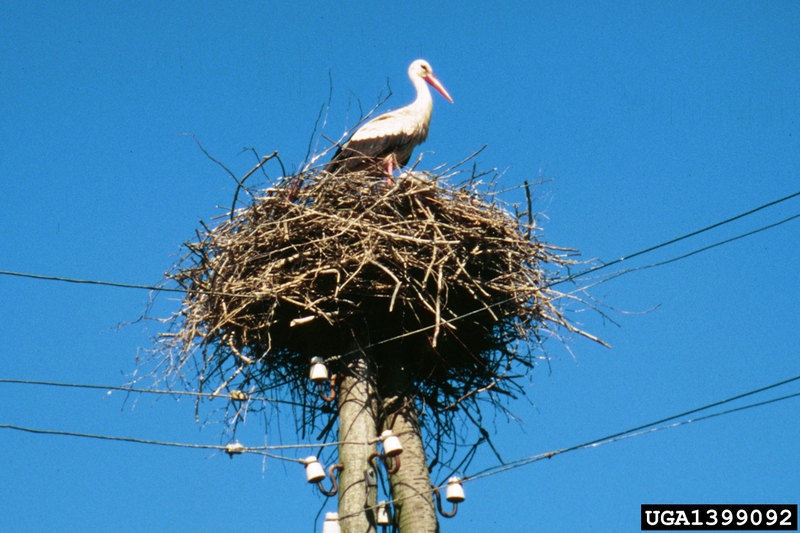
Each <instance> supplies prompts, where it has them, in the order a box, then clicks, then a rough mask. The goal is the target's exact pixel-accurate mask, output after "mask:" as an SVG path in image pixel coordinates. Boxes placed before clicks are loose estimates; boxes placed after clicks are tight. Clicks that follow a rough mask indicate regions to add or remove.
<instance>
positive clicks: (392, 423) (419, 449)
mask: <svg viewBox="0 0 800 533" xmlns="http://www.w3.org/2000/svg"><path fill="white" fill-rule="evenodd" d="M382 360H385V361H387V365H386V367H384V368H382V369H381V374H380V380H381V381H380V385H381V389H380V390H381V393H382V406H381V407H382V412H383V417H382V420H381V430H382V431H384V430H387V429H391V430H392V431H393V432H394V433H395V435H397V436H398V437H399V438H400V443H401V444H402V445H403V453H402V454H401V456H400V457H401V463H400V469H399V470H398V471H397V473H395V474H393V475H391V476H389V483H390V485H391V487H392V499H393V500H395V501H396V503H395V506H394V512H395V524H397V528H398V530H399V532H400V533H436V532H438V531H439V522H438V520H437V516H436V507H435V505H434V501H433V492H432V487H431V477H430V472H429V471H428V463H427V460H426V457H425V446H424V444H423V442H422V432H421V431H420V427H419V420H418V418H417V409H416V406H415V405H414V396H413V390H412V388H411V383H410V382H409V379H408V376H407V375H406V372H405V370H404V369H403V368H402V366H401V365H399V364H396V363H394V364H393V362H394V361H396V358H392V357H385V358H384V359H382Z"/></svg>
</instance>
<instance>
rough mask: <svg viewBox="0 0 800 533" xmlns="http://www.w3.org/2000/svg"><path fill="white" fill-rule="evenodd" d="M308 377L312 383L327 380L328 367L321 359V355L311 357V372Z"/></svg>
mask: <svg viewBox="0 0 800 533" xmlns="http://www.w3.org/2000/svg"><path fill="white" fill-rule="evenodd" d="M308 377H309V378H310V379H311V381H313V382H314V383H321V382H323V381H328V367H327V366H325V361H323V360H322V357H312V358H311V372H309V375H308Z"/></svg>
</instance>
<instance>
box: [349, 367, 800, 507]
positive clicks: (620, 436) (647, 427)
mask: <svg viewBox="0 0 800 533" xmlns="http://www.w3.org/2000/svg"><path fill="white" fill-rule="evenodd" d="M798 380H800V375H798V376H795V377H793V378H789V379H785V380H783V381H780V382H777V383H773V384H771V385H767V386H766V387H761V388H759V389H755V390H751V391H748V392H745V393H742V394H738V395H736V396H732V397H730V398H726V399H724V400H720V401H717V402H713V403H710V404H708V405H704V406H702V407H698V408H696V409H691V410H689V411H684V412H683V413H679V414H676V415H673V416H669V417H666V418H662V419H660V420H656V421H654V422H650V423H648V424H643V425H641V426H637V427H634V428H630V429H627V430H625V431H620V432H617V433H613V434H611V435H607V436H605V437H601V438H598V439H593V440H590V441H588V442H585V443H582V444H577V445H574V446H570V447H567V448H562V449H559V450H553V451H549V452H546V453H540V454H536V455H531V456H529V457H524V458H522V459H517V460H515V461H511V462H508V463H503V464H500V465H496V466H493V467H490V468H487V469H484V470H481V471H479V472H477V473H475V474H472V475H468V476H464V477H460V480H461V482H462V483H466V482H469V481H475V480H477V479H481V478H485V477H489V476H493V475H495V474H501V473H504V472H507V471H509V470H513V469H516V468H521V467H523V466H527V465H529V464H532V463H535V462H538V461H541V460H542V459H550V458H552V457H555V456H556V455H563V454H565V453H568V452H574V451H577V450H583V449H589V448H597V447H599V446H603V445H606V444H612V443H615V442H619V441H622V440H625V439H630V438H634V437H640V436H643V435H647V434H650V433H655V432H657V431H663V430H665V429H673V428H677V427H680V426H684V425H688V424H692V423H694V422H701V421H705V420H710V419H712V418H716V417H719V416H725V415H729V414H732V413H735V412H739V411H744V410H747V409H753V408H756V407H763V406H765V405H769V404H772V403H777V402H781V401H785V400H789V399H791V398H798V397H800V392H795V393H792V394H787V395H784V396H780V397H777V398H771V399H769V400H763V401H760V402H754V403H750V404H747V405H743V406H739V407H734V408H731V409H727V410H725V411H720V412H717V413H711V414H707V415H704V416H700V417H697V418H689V419H686V420H680V421H678V422H673V423H671V424H667V425H661V424H664V423H665V422H670V421H673V420H676V419H679V418H683V417H685V416H688V415H690V414H695V413H699V412H701V411H705V410H708V409H712V408H714V407H718V406H720V405H724V404H726V403H730V402H733V401H735V400H740V399H742V398H746V397H748V396H752V395H755V394H758V393H761V392H765V391H767V390H770V389H774V388H777V387H781V386H784V385H787V384H789V383H792V382H794V381H798ZM654 426H655V427H654ZM453 473H455V472H453ZM447 477H449V476H447ZM445 487H446V484H445V485H439V486H437V487H434V488H432V489H431V492H435V491H436V490H439V489H443V488H445ZM409 497H413V496H409ZM402 500H403V499H402V498H396V499H393V500H390V501H389V502H388V503H392V504H394V503H399V502H401V501H402ZM343 518H348V516H344V517H342V516H340V517H339V519H340V520H342V519H343Z"/></svg>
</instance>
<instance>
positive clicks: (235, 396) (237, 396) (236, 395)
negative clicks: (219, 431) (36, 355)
mask: <svg viewBox="0 0 800 533" xmlns="http://www.w3.org/2000/svg"><path fill="white" fill-rule="evenodd" d="M3 383H8V384H15V385H42V386H48V387H67V388H76V389H99V390H106V391H122V392H134V393H141V394H167V395H172V396H194V397H197V398H227V399H229V400H234V401H254V402H270V403H283V404H287V405H294V406H298V407H302V406H304V405H305V404H303V403H300V402H293V401H291V400H279V399H277V398H265V397H259V396H250V395H249V394H247V393H245V392H244V391H234V392H231V393H228V394H223V393H220V394H214V393H211V392H194V391H176V390H159V389H142V388H135V387H123V386H118V385H91V384H84V383H63V382H58V381H39V380H31V379H5V378H0V384H3Z"/></svg>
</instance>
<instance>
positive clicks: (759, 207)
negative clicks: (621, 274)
mask: <svg viewBox="0 0 800 533" xmlns="http://www.w3.org/2000/svg"><path fill="white" fill-rule="evenodd" d="M796 196H800V191H797V192H795V193H792V194H790V195H788V196H784V197H783V198H779V199H777V200H773V201H771V202H767V203H766V204H762V205H760V206H758V207H756V208H754V209H751V210H749V211H746V212H744V213H740V214H738V215H736V216H733V217H731V218H728V219H725V220H722V221H720V222H717V223H715V224H711V225H710V226H706V227H705V228H702V229H699V230H696V231H693V232H691V233H687V234H685V235H681V236H680V237H676V238H674V239H670V240H668V241H665V242H662V243H661V244H656V245H655V246H650V247H649V248H645V249H643V250H639V251H638V252H635V253H632V254H630V255H627V256H622V257H620V258H619V259H615V260H613V261H609V262H608V263H603V264H602V265H598V266H595V267H592V268H589V269H587V270H584V271H582V272H578V273H577V274H575V275H574V276H570V277H569V278H567V280H571V279H576V278H578V277H582V276H585V275H587V274H591V273H593V272H597V271H598V270H602V269H604V268H608V267H610V266H612V265H616V264H618V263H621V262H623V261H627V260H629V259H633V258H634V257H638V256H640V255H644V254H646V253H650V252H653V251H655V250H658V249H659V248H664V247H665V246H669V245H670V244H675V243H676V242H680V241H683V240H685V239H689V238H691V237H694V236H696V235H700V234H701V233H705V232H707V231H711V230H712V229H715V228H718V227H720V226H724V225H725V224H729V223H730V222H734V221H736V220H739V219H740V218H744V217H747V216H750V215H752V214H754V213H757V212H759V211H761V210H763V209H767V208H768V207H772V206H774V205H778V204H780V203H781V202H785V201H787V200H791V199H792V198H795V197H796ZM793 218H794V217H793ZM567 280H564V281H567Z"/></svg>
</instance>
